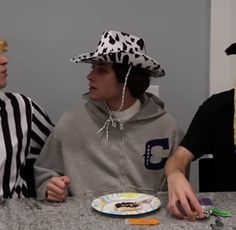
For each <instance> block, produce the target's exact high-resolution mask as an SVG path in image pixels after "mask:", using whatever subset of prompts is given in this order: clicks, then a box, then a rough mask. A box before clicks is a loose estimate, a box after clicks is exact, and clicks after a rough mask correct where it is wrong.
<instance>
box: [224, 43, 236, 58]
mask: <svg viewBox="0 0 236 230" xmlns="http://www.w3.org/2000/svg"><path fill="white" fill-rule="evenodd" d="M225 53H226V54H227V55H235V54H236V43H233V44H231V45H230V46H229V47H228V48H227V49H226V50H225Z"/></svg>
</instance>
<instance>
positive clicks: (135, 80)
mask: <svg viewBox="0 0 236 230" xmlns="http://www.w3.org/2000/svg"><path fill="white" fill-rule="evenodd" d="M112 67H113V70H114V72H115V74H116V77H117V80H118V81H119V82H120V83H124V82H125V76H126V74H127V72H128V69H129V66H128V65H124V64H117V63H113V64H112ZM150 77H151V72H150V71H149V70H146V69H142V68H140V67H135V66H132V68H131V70H130V73H129V76H128V80H127V88H128V89H129V91H130V93H131V95H132V96H133V97H135V98H140V97H141V96H142V95H143V94H144V92H145V91H146V89H147V88H148V86H149V85H150Z"/></svg>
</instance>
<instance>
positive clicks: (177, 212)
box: [168, 204, 186, 219]
mask: <svg viewBox="0 0 236 230" xmlns="http://www.w3.org/2000/svg"><path fill="white" fill-rule="evenodd" d="M168 211H169V213H170V214H171V215H172V216H175V217H177V218H179V219H185V218H186V216H185V215H184V214H183V213H182V212H181V211H180V210H179V208H178V207H177V206H176V204H174V205H169V207H168Z"/></svg>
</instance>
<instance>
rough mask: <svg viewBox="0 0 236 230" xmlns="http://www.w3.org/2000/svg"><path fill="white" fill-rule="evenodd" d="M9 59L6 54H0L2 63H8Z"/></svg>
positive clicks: (0, 62)
mask: <svg viewBox="0 0 236 230" xmlns="http://www.w3.org/2000/svg"><path fill="white" fill-rule="evenodd" d="M7 63H8V59H7V58H6V57H5V56H4V55H0V64H1V65H7Z"/></svg>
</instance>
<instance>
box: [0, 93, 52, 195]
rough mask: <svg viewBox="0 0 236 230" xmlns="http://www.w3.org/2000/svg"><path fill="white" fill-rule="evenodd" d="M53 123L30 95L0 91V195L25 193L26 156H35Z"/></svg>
mask: <svg viewBox="0 0 236 230" xmlns="http://www.w3.org/2000/svg"><path fill="white" fill-rule="evenodd" d="M52 128H53V124H52V122H51V121H50V119H49V117H48V115H47V114H46V113H45V112H44V110H43V109H42V108H41V107H40V106H39V105H37V104H36V103H35V102H34V101H33V100H32V99H30V98H29V97H26V96H24V95H21V94H18V93H5V92H2V91H0V197H3V198H17V197H27V191H28V188H27V183H26V181H25V179H24V178H25V177H24V176H23V174H24V172H23V170H24V166H25V162H26V159H30V158H34V159H36V158H37V156H38V155H39V153H40V151H41V149H42V147H43V145H44V142H45V140H46V139H47V137H48V135H49V134H50V132H51V130H52Z"/></svg>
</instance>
